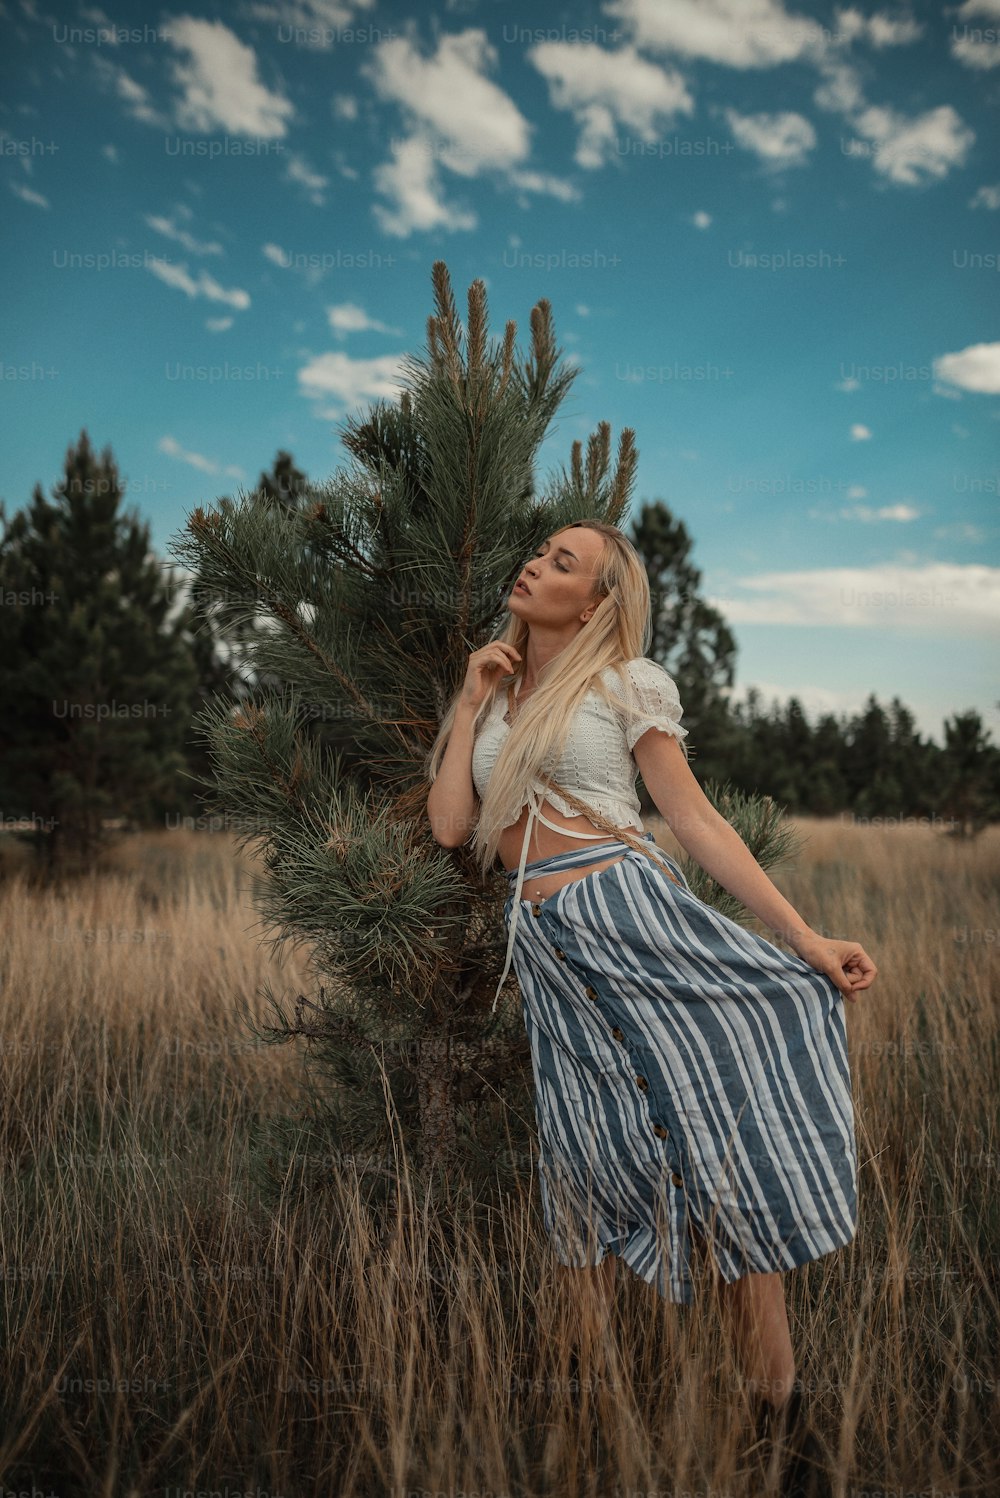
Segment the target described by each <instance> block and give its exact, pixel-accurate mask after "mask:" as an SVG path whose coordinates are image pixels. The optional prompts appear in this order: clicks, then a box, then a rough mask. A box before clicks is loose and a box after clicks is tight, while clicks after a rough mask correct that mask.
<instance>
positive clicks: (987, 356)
mask: <svg viewBox="0 0 1000 1498" xmlns="http://www.w3.org/2000/svg"><path fill="white" fill-rule="evenodd" d="M934 373H935V375H936V376H937V377H938V379H941V380H947V381H948V383H949V384H951V385H957V386H958V387H959V389H961V390H974V391H976V392H977V393H978V394H982V395H1000V343H972V344H970V345H969V347H968V348H964V349H960V350H959V351H958V352H957V353H954V354H942V355H941V357H940V358H938V359H935V360H934Z"/></svg>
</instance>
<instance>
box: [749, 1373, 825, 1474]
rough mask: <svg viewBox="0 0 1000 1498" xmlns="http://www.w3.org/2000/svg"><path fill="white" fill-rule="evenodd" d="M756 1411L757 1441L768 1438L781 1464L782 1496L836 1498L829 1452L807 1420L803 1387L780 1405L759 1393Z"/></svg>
mask: <svg viewBox="0 0 1000 1498" xmlns="http://www.w3.org/2000/svg"><path fill="white" fill-rule="evenodd" d="M753 1410H754V1426H755V1430H756V1435H757V1440H758V1441H765V1440H766V1441H767V1442H768V1445H769V1448H770V1450H771V1451H773V1452H775V1453H776V1455H777V1458H778V1460H779V1462H780V1464H781V1466H780V1471H781V1486H780V1488H779V1492H780V1493H781V1494H782V1498H833V1487H832V1485H831V1483H830V1474H829V1470H828V1467H827V1464H826V1454H825V1452H824V1450H823V1447H822V1446H821V1444H820V1442H819V1440H818V1438H817V1436H816V1434H815V1432H814V1431H813V1429H812V1427H811V1426H810V1424H809V1421H808V1419H807V1416H806V1410H805V1407H804V1405H803V1401H802V1391H801V1389H793V1390H792V1392H791V1394H789V1396H788V1398H787V1399H786V1400H785V1402H784V1403H783V1404H782V1405H780V1406H775V1405H774V1404H772V1403H771V1401H770V1400H769V1399H765V1398H764V1397H763V1396H762V1395H758V1396H757V1397H756V1398H755V1399H754V1401H753ZM769 1464H770V1463H769Z"/></svg>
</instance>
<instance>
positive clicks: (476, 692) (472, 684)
mask: <svg viewBox="0 0 1000 1498" xmlns="http://www.w3.org/2000/svg"><path fill="white" fill-rule="evenodd" d="M520 658H521V657H520V656H519V654H518V652H517V651H516V650H515V649H514V647H513V645H506V644H501V643H500V641H498V640H495V641H493V643H492V644H490V645H484V646H483V648H482V650H476V651H473V653H472V655H470V657H469V667H468V670H467V672H466V676H465V684H464V686H463V688H462V695H461V697H460V698H459V701H458V706H457V707H456V709H455V720H454V722H453V723H452V727H451V732H450V734H449V735H448V743H447V745H446V746H445V751H444V755H443V757H442V759H441V765H440V768H439V770H438V773H437V778H436V780H435V781H434V784H433V785H432V786H431V789H430V794H429V795H428V797H427V817H428V820H429V821H430V824H431V831H432V832H433V834H434V840H435V842H438V843H440V844H441V846H442V847H443V848H459V847H461V845H462V844H463V843H464V842H467V841H468V838H469V833H470V831H471V829H472V825H473V819H474V817H475V812H476V802H477V799H478V798H477V796H476V788H475V785H474V784H473V781H472V750H473V746H474V744H475V734H474V732H473V723H474V722H475V718H476V714H477V712H478V711H479V708H480V706H481V705H482V702H483V699H484V698H485V696H486V694H487V692H488V691H489V690H490V688H491V687H492V685H493V682H494V680H495V679H496V676H497V674H499V675H500V676H506V675H508V674H509V673H510V672H511V671H512V670H514V665H515V662H516V661H519V660H520Z"/></svg>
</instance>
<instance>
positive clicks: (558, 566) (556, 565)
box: [535, 551, 569, 572]
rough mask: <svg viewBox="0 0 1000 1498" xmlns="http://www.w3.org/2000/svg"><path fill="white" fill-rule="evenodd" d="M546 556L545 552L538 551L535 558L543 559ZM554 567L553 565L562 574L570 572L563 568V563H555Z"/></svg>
mask: <svg viewBox="0 0 1000 1498" xmlns="http://www.w3.org/2000/svg"><path fill="white" fill-rule="evenodd" d="M544 555H545V553H544V552H543V551H536V552H535V556H536V557H542V556H544ZM552 565H553V567H557V568H558V569H559V571H560V572H568V571H569V568H568V567H565V566H563V564H562V562H559V561H555V562H553V564H552Z"/></svg>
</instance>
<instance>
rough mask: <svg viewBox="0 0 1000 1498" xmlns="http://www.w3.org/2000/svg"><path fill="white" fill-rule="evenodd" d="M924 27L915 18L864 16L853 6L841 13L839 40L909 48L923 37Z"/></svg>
mask: <svg viewBox="0 0 1000 1498" xmlns="http://www.w3.org/2000/svg"><path fill="white" fill-rule="evenodd" d="M923 30H924V28H923V26H921V24H920V22H919V21H916V20H914V18H913V16H907V15H899V16H889V15H886V14H885V12H876V13H875V14H874V15H871V16H866V15H863V14H862V12H861V11H860V10H855V9H854V7H853V6H852V7H850V8H849V9H847V10H838V11H837V33H836V34H837V40H838V41H841V42H848V43H850V42H854V41H858V40H861V41H866V42H868V43H869V44H870V45H871V46H873V47H875V48H881V47H905V46H907V45H908V44H909V43H910V42H915V41H916V40H917V38H918V37H920V36H922V35H923Z"/></svg>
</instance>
